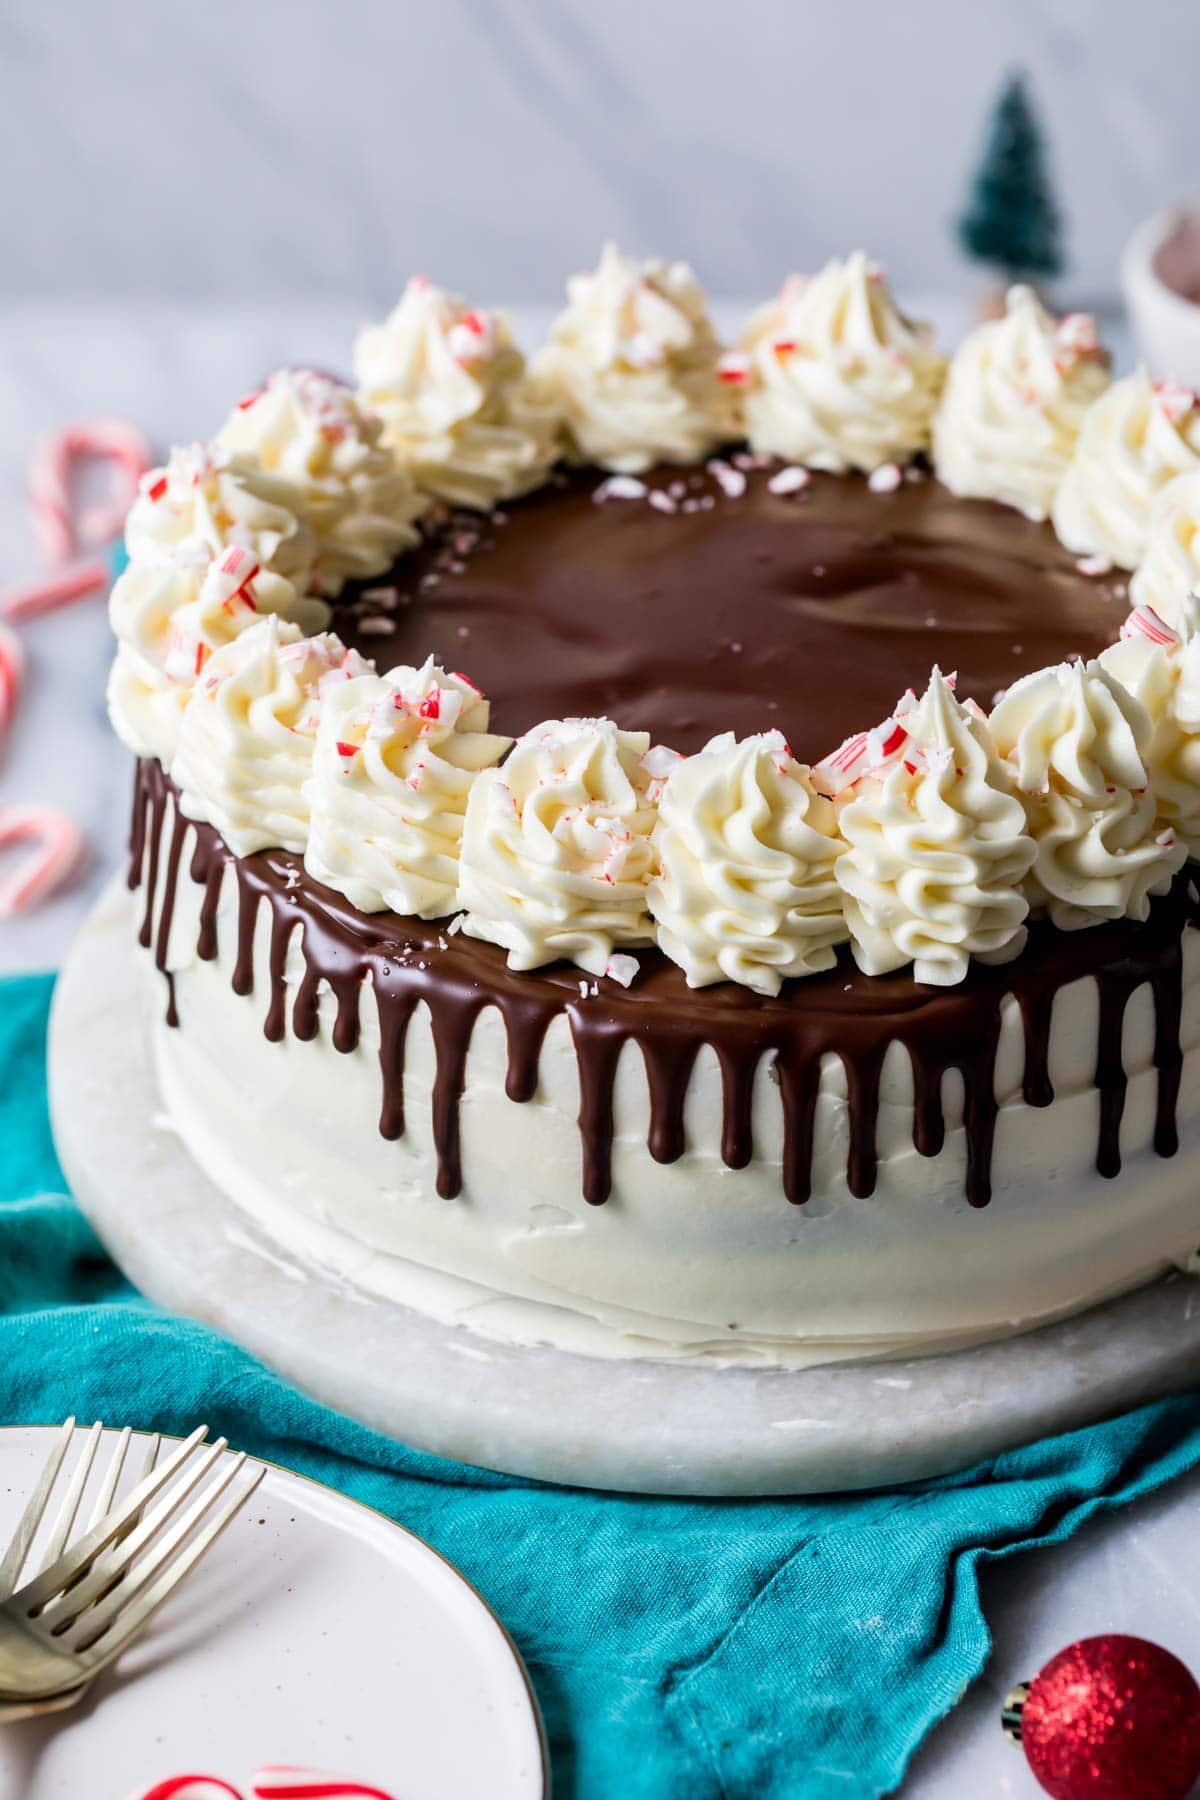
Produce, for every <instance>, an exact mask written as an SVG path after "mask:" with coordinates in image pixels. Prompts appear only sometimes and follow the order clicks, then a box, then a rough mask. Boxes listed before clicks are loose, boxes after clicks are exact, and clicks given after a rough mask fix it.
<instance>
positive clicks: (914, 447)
mask: <svg viewBox="0 0 1200 1800" xmlns="http://www.w3.org/2000/svg"><path fill="white" fill-rule="evenodd" d="M725 368H726V369H727V370H728V371H729V372H731V373H733V374H735V375H737V376H738V377H739V378H740V385H741V387H742V390H743V393H744V400H743V408H744V415H745V422H746V435H747V437H748V438H749V440H750V444H751V447H752V448H753V449H754V450H757V451H762V452H763V453H764V454H767V455H771V456H781V457H783V458H785V459H786V460H787V461H788V462H793V463H804V464H807V466H808V467H810V468H813V469H828V470H830V471H831V472H833V473H834V474H841V473H844V472H845V471H847V470H849V469H860V470H863V471H864V472H866V473H870V472H871V471H872V470H874V469H878V468H880V467H882V466H883V465H884V464H886V463H905V462H908V461H909V460H910V458H912V457H913V456H915V455H916V453H917V452H918V451H920V450H925V449H927V448H928V446H929V441H930V427H931V423H932V419H933V411H934V408H935V406H936V405H937V402H938V396H939V394H940V393H941V389H942V382H943V380H944V378H945V373H946V358H945V357H944V356H942V354H941V353H940V352H939V351H938V350H936V349H935V348H934V346H933V344H932V341H931V339H930V336H929V333H928V331H927V329H926V328H925V327H924V326H922V325H917V324H914V323H913V322H912V321H911V320H909V319H906V318H905V317H904V315H903V314H902V313H901V312H900V310H899V308H898V307H897V306H896V303H895V301H894V300H893V299H892V295H891V291H890V289H889V288H888V285H887V282H886V280H885V279H884V276H883V273H882V271H881V270H880V269H879V268H878V267H877V265H876V264H874V263H872V262H869V261H868V259H867V258H866V256H864V254H863V253H862V251H861V250H856V251H855V252H854V253H853V255H851V256H848V257H847V258H846V260H845V262H839V261H838V260H837V259H836V258H835V259H834V260H832V261H831V262H828V263H826V265H825V267H824V268H823V269H822V270H821V272H820V274H819V275H814V276H812V277H807V276H800V275H793V276H789V278H788V279H787V281H785V282H784V284H783V287H782V289H781V290H780V293H779V296H778V298H777V299H775V300H774V301H772V302H771V303H770V305H768V306H765V307H763V308H762V309H761V311H759V312H757V313H756V314H755V315H754V317H753V318H752V319H751V321H750V323H749V325H748V326H747V328H746V331H745V333H744V335H743V337H742V340H741V344H740V347H739V349H738V351H736V352H734V353H732V354H731V355H730V356H729V357H728V358H727V359H726V361H725Z"/></svg>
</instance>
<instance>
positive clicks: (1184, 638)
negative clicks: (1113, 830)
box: [1100, 607, 1200, 857]
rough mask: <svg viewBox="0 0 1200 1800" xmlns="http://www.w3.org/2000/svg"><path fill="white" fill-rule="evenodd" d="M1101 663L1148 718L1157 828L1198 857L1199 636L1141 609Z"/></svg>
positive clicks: (1188, 627) (1148, 757)
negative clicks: (1125, 689)
mask: <svg viewBox="0 0 1200 1800" xmlns="http://www.w3.org/2000/svg"><path fill="white" fill-rule="evenodd" d="M1100 661H1101V663H1103V665H1104V667H1105V668H1106V669H1107V670H1108V672H1109V674H1110V675H1115V676H1116V678H1117V680H1118V681H1119V682H1120V683H1121V684H1122V686H1124V687H1126V688H1128V689H1129V691H1130V693H1131V694H1133V695H1134V696H1135V697H1136V698H1137V699H1138V700H1139V701H1140V702H1141V704H1142V705H1143V706H1144V707H1145V709H1146V712H1147V714H1148V715H1149V718H1150V741H1149V744H1148V745H1147V747H1146V767H1147V770H1148V771H1149V775H1150V785H1151V788H1152V789H1153V792H1154V800H1155V811H1156V817H1157V820H1158V823H1159V825H1160V826H1163V827H1164V828H1166V829H1168V830H1172V831H1174V832H1175V833H1176V834H1177V835H1178V837H1179V839H1180V841H1181V842H1182V844H1183V845H1184V848H1185V849H1186V851H1187V853H1188V855H1189V856H1193V857H1194V856H1200V632H1198V631H1196V630H1195V629H1194V628H1193V627H1192V626H1191V625H1190V624H1185V625H1184V627H1183V632H1182V635H1180V634H1179V633H1178V632H1176V631H1174V630H1173V629H1172V628H1171V626H1170V625H1168V624H1166V623H1165V621H1163V620H1162V619H1160V618H1159V616H1158V614H1157V613H1155V612H1154V611H1152V610H1151V609H1149V608H1141V607H1139V608H1138V609H1137V610H1136V611H1135V612H1133V613H1132V614H1131V615H1130V618H1129V619H1128V620H1127V622H1126V624H1125V626H1123V627H1122V632H1121V641H1120V642H1119V643H1117V644H1113V645H1112V646H1111V647H1110V648H1109V649H1108V650H1105V651H1103V652H1102V654H1101V657H1100Z"/></svg>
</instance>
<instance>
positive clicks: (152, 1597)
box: [75, 1455, 267, 1678]
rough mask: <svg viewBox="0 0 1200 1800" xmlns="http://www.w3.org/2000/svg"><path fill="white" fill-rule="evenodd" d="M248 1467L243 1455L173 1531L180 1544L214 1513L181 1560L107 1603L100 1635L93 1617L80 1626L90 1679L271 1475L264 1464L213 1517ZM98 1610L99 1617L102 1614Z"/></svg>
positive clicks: (78, 1637)
mask: <svg viewBox="0 0 1200 1800" xmlns="http://www.w3.org/2000/svg"><path fill="white" fill-rule="evenodd" d="M244 1462H245V1456H244V1455H241V1456H238V1457H235V1458H234V1460H233V1462H232V1464H231V1465H230V1475H229V1477H228V1479H226V1478H225V1477H222V1479H221V1481H220V1483H219V1484H217V1485H214V1487H213V1488H211V1489H210V1491H209V1492H208V1493H207V1494H205V1495H203V1496H202V1497H201V1500H200V1501H197V1502H196V1504H195V1505H194V1506H193V1507H192V1508H191V1509H190V1514H194V1515H195V1516H194V1517H191V1516H189V1518H188V1520H187V1521H186V1522H185V1521H181V1522H180V1527H179V1528H177V1531H176V1532H172V1534H171V1535H172V1537H173V1538H175V1539H176V1542H177V1543H178V1542H179V1541H181V1540H182V1539H183V1538H184V1537H186V1536H187V1534H188V1532H189V1531H190V1530H191V1529H192V1527H193V1526H194V1525H195V1524H198V1523H199V1521H200V1519H202V1518H204V1517H205V1516H206V1515H208V1514H210V1513H211V1514H212V1516H211V1517H210V1518H209V1519H208V1523H207V1524H206V1525H205V1527H204V1529H203V1531H201V1532H200V1533H199V1534H198V1535H197V1536H196V1537H194V1538H192V1540H191V1542H190V1543H188V1544H187V1545H186V1546H185V1547H184V1548H183V1549H182V1550H181V1551H180V1553H179V1555H178V1556H175V1557H173V1558H172V1559H171V1560H169V1561H168V1562H167V1565H166V1567H165V1568H163V1569H161V1570H160V1572H159V1573H158V1574H157V1575H156V1576H155V1577H154V1579H153V1580H152V1581H151V1582H150V1585H149V1586H148V1587H146V1586H145V1585H144V1582H139V1583H138V1584H137V1586H136V1588H135V1587H134V1586H132V1585H130V1586H128V1587H123V1588H122V1590H121V1592H120V1594H118V1595H114V1596H112V1597H111V1598H110V1599H109V1600H107V1601H105V1602H104V1607H105V1608H106V1609H108V1615H107V1619H106V1622H105V1623H103V1624H102V1625H101V1629H100V1631H99V1633H96V1632H95V1631H94V1630H93V1625H94V1623H95V1621H94V1619H93V1617H92V1616H91V1615H88V1616H87V1617H86V1618H85V1619H84V1620H83V1621H81V1624H80V1627H79V1629H78V1630H77V1632H76V1634H75V1636H76V1640H77V1642H81V1643H82V1644H83V1648H82V1649H81V1650H77V1651H76V1652H75V1654H76V1655H78V1656H79V1657H80V1658H81V1660H82V1661H83V1663H84V1664H85V1666H86V1668H87V1671H88V1675H89V1678H90V1677H91V1676H92V1675H95V1674H96V1673H97V1671H98V1670H99V1669H101V1668H103V1667H104V1666H105V1664H107V1663H110V1662H112V1660H113V1658H114V1657H117V1656H119V1655H120V1654H121V1652H122V1651H123V1650H124V1649H125V1648H126V1647H127V1646H128V1645H129V1644H130V1643H131V1642H132V1641H133V1639H134V1638H135V1637H136V1636H137V1634H138V1633H139V1632H140V1631H141V1630H143V1628H144V1627H145V1626H146V1624H147V1623H148V1622H149V1620H150V1619H151V1617H152V1616H153V1614H154V1613H155V1612H156V1611H157V1610H158V1608H159V1607H160V1606H161V1605H162V1603H163V1601H164V1600H165V1599H167V1597H168V1595H170V1594H171V1593H173V1591H174V1590H175V1588H177V1587H178V1586H179V1584H180V1582H181V1581H182V1580H183V1579H184V1577H185V1576H186V1575H187V1574H188V1573H189V1571H190V1570H191V1569H193V1568H194V1567H195V1565H196V1563H198V1562H199V1560H200V1558H201V1557H202V1556H203V1555H205V1553H206V1552H207V1551H209V1550H211V1548H212V1546H213V1545H214V1544H215V1543H216V1541H217V1539H218V1538H219V1537H220V1535H221V1533H222V1532H223V1531H224V1530H225V1528H226V1526H227V1525H228V1524H230V1522H231V1521H232V1520H233V1519H236V1517H237V1515H238V1514H239V1513H240V1512H241V1510H242V1508H243V1507H244V1506H245V1504H246V1502H247V1501H248V1500H249V1498H250V1496H251V1495H252V1494H253V1493H254V1490H255V1489H256V1488H257V1486H258V1484H259V1482H260V1481H261V1480H262V1478H263V1476H264V1475H265V1474H266V1472H267V1471H266V1469H265V1467H263V1466H262V1465H261V1464H260V1466H259V1467H258V1468H257V1469H256V1470H255V1471H254V1473H253V1475H252V1476H251V1477H250V1479H249V1480H248V1481H245V1482H243V1483H242V1485H241V1487H240V1488H238V1489H236V1490H235V1491H234V1492H233V1493H232V1494H231V1495H230V1496H229V1497H228V1499H227V1500H225V1502H224V1503H223V1504H222V1505H221V1506H220V1507H218V1508H217V1510H216V1511H215V1512H212V1507H213V1503H214V1501H215V1500H216V1498H217V1496H218V1494H220V1493H221V1492H223V1490H224V1489H225V1488H226V1487H227V1486H228V1485H229V1481H230V1480H232V1478H233V1476H234V1475H236V1474H237V1473H238V1471H239V1470H240V1469H241V1467H242V1465H243V1464H244ZM155 1561H156V1562H158V1561H161V1558H160V1557H159V1556H158V1555H157V1547H156V1555H155ZM94 1610H95V1611H96V1612H99V1611H100V1610H101V1609H100V1608H96V1609H94Z"/></svg>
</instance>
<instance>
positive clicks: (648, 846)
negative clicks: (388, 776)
mask: <svg viewBox="0 0 1200 1800" xmlns="http://www.w3.org/2000/svg"><path fill="white" fill-rule="evenodd" d="M649 741H650V740H649V737H648V735H647V734H646V733H645V732H641V731H621V730H619V729H618V728H617V726H616V725H614V724H613V722H612V720H611V719H551V720H548V721H547V722H546V723H545V724H542V725H538V726H536V727H535V728H534V729H533V730H532V731H529V732H527V733H526V734H525V736H524V737H522V738H518V740H517V742H516V744H515V745H514V746H513V749H512V752H511V754H510V756H509V758H508V761H507V762H506V763H505V764H504V765H503V767H502V768H499V769H485V770H484V771H483V773H482V774H481V775H479V776H478V777H477V778H476V780H475V783H474V785H473V786H472V788H471V796H470V799H469V800H468V802H467V815H466V822H465V825H464V828H463V839H462V851H461V858H460V864H459V889H458V900H457V904H458V905H459V906H460V907H463V908H465V910H466V917H465V918H464V920H463V930H464V931H465V932H466V933H467V934H468V936H470V937H477V938H485V939H487V940H488V941H489V942H490V943H493V944H500V945H501V946H502V947H503V948H504V949H505V950H507V951H508V962H509V966H510V968H513V969H536V968H540V967H541V966H542V964H544V963H548V962H554V961H555V960H556V959H558V958H560V957H562V958H564V959H566V960H567V961H569V962H575V963H578V964H579V966H580V967H581V968H583V969H586V970H588V972H589V973H590V974H592V975H603V974H604V972H605V968H606V965H607V963H608V960H609V957H610V956H611V955H612V952H613V950H614V948H616V947H617V946H622V945H623V946H634V945H640V944H650V943H653V941H654V929H653V922H652V920H651V918H650V914H649V912H648V911H647V907H646V886H647V883H648V881H649V880H650V878H651V876H652V875H653V874H654V871H655V854H654V849H653V845H652V843H651V832H652V830H653V828H654V819H655V811H654V804H653V798H652V794H651V791H650V783H651V777H650V775H649V773H648V771H647V770H646V768H645V766H644V764H643V762H642V757H643V755H644V754H645V752H646V750H647V748H648V747H649Z"/></svg>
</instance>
